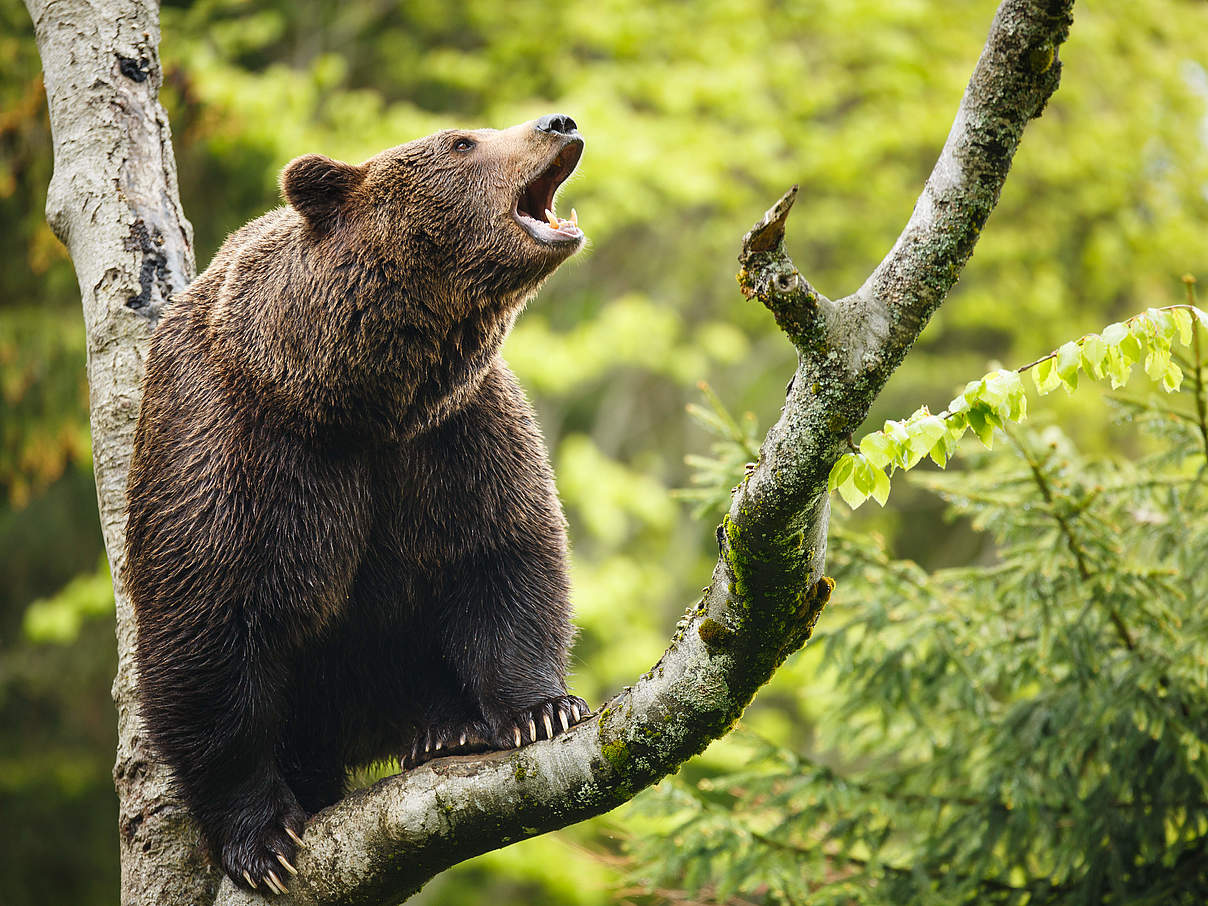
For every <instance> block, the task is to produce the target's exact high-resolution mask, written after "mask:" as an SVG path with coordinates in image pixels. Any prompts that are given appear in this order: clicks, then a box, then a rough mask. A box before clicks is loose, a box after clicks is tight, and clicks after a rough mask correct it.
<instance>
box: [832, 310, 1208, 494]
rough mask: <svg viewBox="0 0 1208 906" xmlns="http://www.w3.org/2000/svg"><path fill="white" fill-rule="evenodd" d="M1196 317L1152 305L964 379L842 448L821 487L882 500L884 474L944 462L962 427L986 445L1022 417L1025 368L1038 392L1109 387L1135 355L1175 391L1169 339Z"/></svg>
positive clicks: (1197, 313) (1179, 372)
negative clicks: (958, 387)
mask: <svg viewBox="0 0 1208 906" xmlns="http://www.w3.org/2000/svg"><path fill="white" fill-rule="evenodd" d="M1197 321H1198V322H1199V323H1201V324H1208V313H1205V312H1203V311H1201V310H1200V309H1198V308H1195V307H1194V306H1191V305H1182V306H1172V307H1170V308H1164V309H1162V308H1150V309H1147V310H1146V311H1145V312H1143V313H1141V314H1139V315H1136V316H1134V317H1132V318H1129V319H1128V321H1126V322H1123V323H1115V324H1109V325H1108V326H1107V327H1105V328H1104V329H1103V331H1102V333H1092V334H1087V335H1086V336H1084V337H1082V338H1081V339H1079V340H1071V341H1069V342H1067V343H1063V344H1062V345H1061V346H1060V347H1059V348H1058V349H1057V350H1056V351H1055V352H1053V353H1050V354H1049V355H1047V356H1045V357H1044V358H1042V359H1040V360H1038V361H1036V362H1033V363H1032V364H1031V365H1028V366H1025V367H1024V368H1022V369H1020V370H1019V371H1009V370H1005V369H998V370H997V371H992V372H990V373H989V374H987V375H986V376H985V377H983V378H981V379H980V380H977V381H970V382H969V383H968V384H967V385H966V386H965V389H964V391H963V392H962V393H961V394H960V395H959V396H957V397H956V398H954V399H953V400H952V402H951V403H949V404H948V409H947V410H946V411H945V412H943V413H941V414H940V415H932V414H931V413H930V412H928V411H927V408H926V407H922V408H920V409H919V410H918V411H916V412H915V413H914V414H913V415H911V416H910V418H908V419H906V420H905V421H904V422H899V421H893V420H890V421H887V422H885V426H884V427H883V428H882V429H881V430H880V431H874V432H872V433H871V434H867V435H865V436H864V437H863V438H862V439H861V440H860V443H859V453H849V454H845V455H844V456H842V457H840V459H839V461H838V462H836V463H835V465H834V467H833V468H832V469H831V473H830V478H829V480H828V482H827V487H828V488H829V489H830V491H831V492H832V493H833V492H836V491H837V492H838V493H839V496H841V497H842V498H843V499H844V501H846V502H847V504H848V505H849V506H851V507H858V506H859V505H860V504H862V503H863V502H864V501H865V500H867V499H868V498H869V497H872V498H874V499H875V500H876V501H877V502H878V503H880V504H882V505H884V503H885V500H886V499H887V498H888V497H889V475H890V474H892V473H893V472H894V471H895V470H897V469H902V470H908V469H912V468H914V466H915V465H917V464H918V463H919V462H920V461H921V460H922V459H923V458H924V457H925V456H930V457H931V458H932V459H933V460H934V461H935V463H936V464H937V465H939V466H941V467H942V466H944V465H945V464H946V463H947V462H948V460H949V459H950V458H951V457H952V454H953V452H954V451H955V449H956V445H957V443H958V442H959V441H960V439H961V437H963V436H964V434H965V432H966V430H968V431H972V432H973V434H974V435H975V436H976V437H977V439H978V440H980V441H981V442H982V444H983V445H984V446H985V447H986V448H987V449H989V448H992V447H993V446H994V432H995V430H996V429H999V428H1002V427H1003V425H1004V424H1005V423H1008V422H1013V423H1019V422H1022V421H1023V420H1024V419H1025V418H1027V412H1028V400H1027V394H1026V392H1025V390H1024V385H1023V380H1022V378H1021V376H1020V374H1021V372H1023V371H1030V372H1031V374H1032V380H1033V382H1034V383H1035V385H1036V391H1037V392H1038V393H1040V394H1041V395H1042V396H1043V395H1045V394H1048V393H1051V392H1052V391H1053V390H1056V389H1057V388H1058V387H1065V388H1066V390H1067V391H1073V390H1076V389H1077V387H1078V375H1079V374H1080V373H1082V374H1087V375H1089V376H1090V377H1092V378H1094V379H1095V380H1103V379H1104V378H1108V379H1109V380H1110V382H1111V386H1112V387H1113V388H1118V387H1122V386H1124V384H1125V383H1127V381H1128V377H1129V374H1130V372H1131V371H1132V366H1133V365H1134V364H1137V363H1138V362H1140V363H1142V366H1143V368H1144V370H1145V373H1146V375H1148V376H1149V378H1150V379H1151V380H1152V381H1154V382H1156V383H1158V384H1159V385H1160V386H1161V387H1162V389H1164V390H1166V391H1167V392H1168V393H1169V392H1173V391H1176V390H1178V389H1179V387H1180V386H1181V385H1182V382H1183V369H1182V368H1181V367H1180V366H1179V365H1178V363H1177V362H1175V361H1174V359H1173V346H1174V343H1175V342H1176V341H1177V342H1179V343H1181V344H1183V345H1188V344H1190V343H1191V342H1192V341H1193V340H1194V337H1195V324H1196V322H1197ZM886 470H888V471H886ZM873 473H879V475H880V477H878V475H874V474H873Z"/></svg>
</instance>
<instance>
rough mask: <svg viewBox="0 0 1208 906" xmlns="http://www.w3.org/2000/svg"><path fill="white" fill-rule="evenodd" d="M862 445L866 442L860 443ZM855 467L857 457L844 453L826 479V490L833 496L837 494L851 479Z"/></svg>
mask: <svg viewBox="0 0 1208 906" xmlns="http://www.w3.org/2000/svg"><path fill="white" fill-rule="evenodd" d="M865 440H867V438H865ZM860 443H861V444H863V443H864V441H860ZM855 466H856V457H855V454H854V453H844V454H843V455H842V456H840V457H839V461H838V462H836V463H835V464H834V465H833V466H832V467H831V470H830V477H828V478H827V479H826V490H827V491H829V492H830V493H832V494H833V493H835V491H836V490H837V489H838V487H839V485H841V484H843V483H844V482H846V481H847V480H848V479H849V478H851V473H852V470H853V469H854V468H855Z"/></svg>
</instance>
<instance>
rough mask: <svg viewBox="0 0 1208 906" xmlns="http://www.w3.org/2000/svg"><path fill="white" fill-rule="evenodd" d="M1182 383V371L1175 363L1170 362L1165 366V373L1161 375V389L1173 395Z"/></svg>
mask: <svg viewBox="0 0 1208 906" xmlns="http://www.w3.org/2000/svg"><path fill="white" fill-rule="evenodd" d="M1182 383H1183V369H1182V368H1180V367H1179V366H1178V364H1177V363H1175V362H1171V363H1170V364H1169V365H1167V366H1166V373H1165V374H1163V375H1162V387H1163V388H1165V390H1166V392H1167V393H1173V392H1174V391H1176V390H1178V389H1179V386H1180V385H1181V384H1182Z"/></svg>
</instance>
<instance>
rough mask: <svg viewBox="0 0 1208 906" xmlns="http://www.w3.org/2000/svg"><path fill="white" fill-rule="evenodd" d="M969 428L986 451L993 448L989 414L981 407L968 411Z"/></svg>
mask: <svg viewBox="0 0 1208 906" xmlns="http://www.w3.org/2000/svg"><path fill="white" fill-rule="evenodd" d="M968 414H969V427H970V428H972V429H973V433H974V434H976V435H977V439H978V440H980V441H981V442H982V445H983V446H985V448H986V449H987V450H990V449H993V448H994V425H993V424H992V423H991V421H990V418H991V413H990V412H988V411H987V410H986V409H984V408H982V407H978V408H976V409H970V410H969V413H968Z"/></svg>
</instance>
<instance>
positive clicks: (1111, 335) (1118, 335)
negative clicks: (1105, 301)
mask: <svg viewBox="0 0 1208 906" xmlns="http://www.w3.org/2000/svg"><path fill="white" fill-rule="evenodd" d="M1100 336H1101V337H1103V342H1105V343H1106V344H1107V345H1108V346H1119V345H1120V341H1121V340H1123V339H1124V338H1125V337H1126V336H1128V325H1127V324H1122V323H1120V322H1119V321H1117V322H1116V323H1115V324H1108V325H1107V326H1106V327H1105V328H1103V332H1102V333H1101V334H1100Z"/></svg>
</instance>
